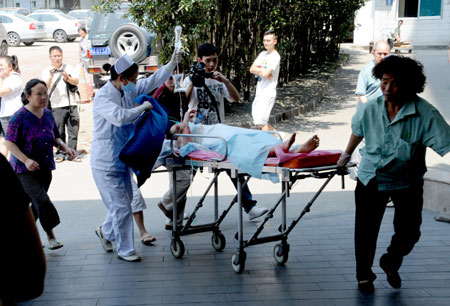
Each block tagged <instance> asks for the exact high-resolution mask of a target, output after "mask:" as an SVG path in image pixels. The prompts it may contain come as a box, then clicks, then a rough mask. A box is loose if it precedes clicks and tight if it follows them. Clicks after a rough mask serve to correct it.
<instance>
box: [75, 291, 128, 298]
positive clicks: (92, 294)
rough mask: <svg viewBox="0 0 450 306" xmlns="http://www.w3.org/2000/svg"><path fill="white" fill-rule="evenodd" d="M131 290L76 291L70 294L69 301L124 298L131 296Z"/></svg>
mask: <svg viewBox="0 0 450 306" xmlns="http://www.w3.org/2000/svg"><path fill="white" fill-rule="evenodd" d="M129 295H130V290H129V289H113V290H104V289H103V290H99V291H80V290H74V291H71V292H70V293H69V296H68V298H69V299H88V298H105V297H124V296H129Z"/></svg>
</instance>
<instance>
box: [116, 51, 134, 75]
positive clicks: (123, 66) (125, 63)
mask: <svg viewBox="0 0 450 306" xmlns="http://www.w3.org/2000/svg"><path fill="white" fill-rule="evenodd" d="M133 64H134V62H133V60H132V59H131V58H130V57H129V56H128V54H126V53H125V54H124V55H122V56H121V57H120V58H119V59H118V60H117V61H116V63H115V64H114V69H115V70H116V72H117V74H121V73H122V72H124V71H125V70H127V69H128V68H130V67H131V66H132V65H133Z"/></svg>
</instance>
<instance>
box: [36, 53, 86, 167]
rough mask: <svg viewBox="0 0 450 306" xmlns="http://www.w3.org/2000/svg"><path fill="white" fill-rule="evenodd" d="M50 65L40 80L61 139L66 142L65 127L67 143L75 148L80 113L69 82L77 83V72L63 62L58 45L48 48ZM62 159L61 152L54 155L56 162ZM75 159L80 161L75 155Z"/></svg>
mask: <svg viewBox="0 0 450 306" xmlns="http://www.w3.org/2000/svg"><path fill="white" fill-rule="evenodd" d="M49 54H50V66H48V67H46V68H45V69H44V71H43V72H42V80H43V81H44V82H45V83H46V84H47V88H48V90H49V92H48V93H49V101H50V102H49V104H50V105H51V108H52V113H53V117H55V122H56V125H57V126H58V130H59V133H60V135H61V139H62V140H63V141H64V142H66V127H67V134H68V138H69V139H68V141H67V145H68V147H69V148H71V149H74V150H75V151H76V150H77V141H78V129H79V127H80V115H79V113H78V108H77V104H76V95H75V93H74V92H71V91H70V90H69V85H68V84H67V83H69V84H71V85H78V73H77V72H76V70H75V69H74V68H73V67H72V66H70V65H66V64H63V52H62V49H61V48H60V47H58V46H52V47H50V50H49ZM63 160H64V155H63V153H62V152H58V153H57V155H56V156H55V161H56V162H61V161H63ZM74 160H75V161H81V159H80V158H79V157H75V159H74Z"/></svg>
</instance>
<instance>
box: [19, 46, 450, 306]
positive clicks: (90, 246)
mask: <svg viewBox="0 0 450 306" xmlns="http://www.w3.org/2000/svg"><path fill="white" fill-rule="evenodd" d="M349 51H350V52H351V53H352V56H351V60H350V62H349V63H348V64H347V65H345V66H344V67H343V69H342V71H341V73H340V74H339V75H338V77H337V79H336V81H335V84H334V85H333V86H332V88H331V89H330V91H329V92H328V93H327V94H326V96H325V98H324V99H323V101H322V102H321V103H320V105H319V107H318V108H317V109H316V110H314V111H312V112H311V113H308V114H306V115H300V116H297V117H295V118H294V119H291V120H289V121H287V122H283V123H280V124H277V126H276V128H277V129H278V130H280V131H282V132H283V134H286V135H288V134H290V133H292V132H296V133H297V141H298V142H300V141H302V140H306V138H307V137H310V136H311V135H313V134H318V135H319V136H320V137H321V148H322V149H343V148H344V147H345V145H346V142H347V140H348V137H349V135H350V126H349V122H350V119H351V116H352V114H353V112H354V104H355V98H354V96H353V90H354V88H355V85H356V79H357V75H358V72H359V70H360V69H361V68H362V66H363V65H364V64H365V63H367V62H368V61H369V60H370V56H369V55H368V54H367V53H366V52H367V51H360V50H353V49H352V50H349ZM439 162H442V161H437V162H436V163H439ZM57 167H58V169H57V170H56V171H54V176H53V182H52V186H51V189H50V192H49V193H50V197H51V198H52V200H53V201H54V203H55V205H56V207H57V209H58V211H59V213H60V216H61V220H62V222H61V224H60V225H59V226H58V227H57V228H56V229H55V234H56V236H57V237H58V239H59V240H61V241H62V242H63V243H64V247H63V248H62V249H59V250H56V251H49V250H46V255H47V260H48V272H47V278H46V286H45V292H44V294H43V295H42V296H41V297H40V298H38V299H36V300H33V301H30V302H26V303H22V305H33V306H37V305H46V306H52V305H58V306H63V305H163V304H164V305H274V304H277V305H320V306H328V305H330V306H331V305H333V306H340V305H342V306H344V305H345V306H348V305H408V306H414V305H417V306H418V305H420V306H422V305H427V306H428V305H431V306H433V305H448V300H449V297H450V290H448V288H449V287H450V259H449V258H450V257H449V255H448V254H449V252H450V238H449V235H448V233H449V226H450V225H449V224H447V223H439V222H435V221H434V220H433V216H434V213H432V212H430V211H424V213H423V226H422V237H421V240H420V242H419V243H418V244H417V245H416V247H415V249H414V250H413V252H412V253H411V254H410V255H409V256H407V257H406V258H405V260H404V263H403V266H402V268H401V270H400V273H401V277H402V279H403V286H402V289H399V290H395V289H392V288H391V287H390V286H389V284H388V283H387V281H386V276H385V274H384V273H383V271H382V270H381V269H380V268H379V265H378V259H379V256H380V255H381V254H382V253H384V251H385V248H386V246H387V245H388V243H389V241H390V237H391V235H392V218H393V210H392V209H387V211H386V215H385V218H384V222H383V225H382V229H381V232H380V236H379V241H378V249H377V256H376V258H375V263H374V272H375V273H376V274H377V276H378V279H377V280H376V281H375V287H376V292H375V294H373V295H363V294H361V293H360V292H359V290H358V289H357V284H356V280H355V261H354V254H353V253H354V250H353V218H354V211H353V189H354V186H355V183H354V182H353V181H351V180H349V179H348V178H346V189H345V190H341V186H340V179H338V178H335V179H333V180H332V182H331V183H330V185H329V186H327V188H326V189H325V191H324V192H323V194H322V195H321V196H320V197H319V198H318V199H317V201H316V203H315V204H314V205H313V206H312V207H311V212H310V213H308V214H306V215H305V217H304V218H303V219H302V220H301V221H300V223H299V224H297V226H296V228H295V229H294V230H293V231H292V233H291V234H290V235H289V239H288V243H289V244H290V245H291V249H290V253H289V260H288V262H287V263H286V265H285V266H279V265H277V264H276V263H275V261H274V258H273V255H272V252H273V246H274V244H275V243H267V244H263V245H258V246H252V247H249V248H247V249H246V250H245V251H246V252H247V260H246V268H245V270H244V272H243V273H242V274H236V273H234V272H233V270H232V268H231V256H232V254H233V253H234V252H235V251H236V249H237V243H236V241H235V240H234V238H233V237H234V234H235V232H236V230H237V219H236V216H237V209H236V208H235V207H234V208H233V209H232V210H231V211H230V213H229V215H228V216H227V218H225V220H224V222H223V224H222V226H221V230H222V232H223V233H224V235H225V237H226V239H227V246H226V248H225V250H224V251H223V252H216V251H215V250H214V249H213V248H212V246H211V243H210V241H211V233H201V234H196V235H190V236H184V237H182V240H183V242H184V244H185V247H186V255H185V256H184V257H183V258H182V259H175V258H174V257H173V256H172V255H171V252H170V240H171V233H170V232H169V231H165V230H164V229H163V225H164V216H163V215H162V213H161V212H160V211H159V210H158V208H157V207H156V205H155V204H156V203H157V202H158V200H159V199H160V197H161V196H162V194H163V193H164V192H165V190H166V189H167V186H168V176H167V174H166V173H158V174H154V175H153V176H152V177H151V178H150V179H149V181H148V182H147V183H146V184H145V185H144V186H143V187H142V188H141V190H142V193H143V195H144V198H145V199H146V202H147V205H148V209H147V210H145V211H144V215H145V223H146V226H147V228H148V229H149V231H150V232H151V234H152V235H154V236H156V237H157V238H158V240H157V241H156V242H155V243H154V246H150V247H148V246H144V245H141V244H140V243H139V237H138V236H139V235H138V233H137V229H136V230H135V237H136V246H137V251H138V253H139V254H140V255H141V256H142V262H140V263H125V262H122V261H119V260H118V259H117V257H116V255H115V254H107V253H104V252H103V250H102V248H101V246H100V243H99V241H98V239H97V237H96V236H95V234H94V229H95V228H96V227H97V226H98V225H99V224H101V222H102V221H103V219H104V216H105V213H106V209H105V208H104V205H103V204H102V202H101V200H100V197H99V194H98V192H97V189H96V187H95V184H94V182H93V179H92V176H91V174H90V173H91V172H90V168H89V157H87V158H86V159H84V160H83V162H82V163H70V162H64V163H62V164H58V166H57ZM210 178H211V175H210V174H208V173H202V174H197V177H196V178H195V181H194V184H193V186H192V188H191V190H190V191H189V194H188V195H189V200H188V204H187V207H188V211H191V210H192V208H193V206H194V205H195V203H196V200H198V198H199V197H200V195H201V192H202V191H203V189H204V188H205V186H206V184H207V183H208V182H209V180H210ZM320 183H322V180H318V179H307V180H301V181H299V182H298V184H297V185H296V186H295V187H294V189H293V191H292V193H291V195H290V198H288V224H289V223H290V222H291V221H292V220H293V219H294V218H295V217H297V216H298V215H300V213H301V211H302V209H303V207H304V205H305V204H306V203H307V202H308V201H309V199H310V198H311V197H312V195H313V193H314V192H316V191H317V190H318V187H319V184H320ZM249 185H250V189H251V190H252V192H253V194H254V197H255V199H256V200H258V203H259V205H261V206H266V207H269V206H272V205H273V204H274V202H275V201H276V199H277V198H278V196H279V193H280V190H281V187H280V185H279V184H272V183H271V182H267V181H259V180H251V181H250V183H249ZM219 186H220V188H219V190H220V193H221V195H222V196H221V197H220V204H221V206H220V207H221V208H224V207H225V206H226V205H227V203H228V202H229V201H230V200H231V198H232V196H233V194H234V187H233V186H232V184H231V182H230V180H229V179H228V178H227V177H226V176H222V177H221V179H220V182H219ZM211 204H212V198H211V197H208V198H207V199H206V201H205V206H204V207H203V208H202V209H201V210H200V211H199V214H198V216H197V221H196V222H198V223H200V222H202V223H203V222H206V221H208V220H211V219H212V216H213V208H212V205H211ZM258 224H259V222H258V221H257V222H250V221H247V220H246V219H245V221H244V229H245V236H246V237H247V238H248V235H249V234H251V233H252V231H254V230H255V228H256V227H257V226H258ZM279 224H280V215H279V213H278V214H277V213H276V214H275V215H274V218H273V219H271V221H269V222H268V223H267V224H266V226H265V230H264V232H267V233H268V234H270V233H274V232H276V231H277V228H278V226H279ZM41 234H42V235H41V237H45V235H43V233H42V231H41Z"/></svg>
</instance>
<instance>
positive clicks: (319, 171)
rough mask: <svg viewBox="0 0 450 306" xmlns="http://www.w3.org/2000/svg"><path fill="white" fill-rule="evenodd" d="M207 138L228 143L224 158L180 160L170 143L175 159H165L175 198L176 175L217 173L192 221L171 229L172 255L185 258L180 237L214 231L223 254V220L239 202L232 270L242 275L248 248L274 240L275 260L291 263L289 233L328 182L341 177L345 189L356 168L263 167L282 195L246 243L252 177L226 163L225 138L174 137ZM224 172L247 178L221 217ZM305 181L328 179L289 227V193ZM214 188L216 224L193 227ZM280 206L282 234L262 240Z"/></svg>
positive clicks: (213, 239) (214, 239) (216, 242)
mask: <svg viewBox="0 0 450 306" xmlns="http://www.w3.org/2000/svg"><path fill="white" fill-rule="evenodd" d="M177 136H178V137H193V138H196V137H206V138H218V139H220V140H221V141H223V142H224V143H225V155H224V156H221V157H218V158H215V159H210V160H198V159H190V158H181V157H180V156H179V155H177V153H176V150H174V148H173V143H172V144H171V147H172V153H173V156H171V157H168V158H166V163H165V164H166V167H167V169H168V170H169V171H172V172H173V182H172V183H173V190H172V191H173V194H172V196H173V199H176V196H175V195H176V184H175V183H176V172H177V171H178V170H181V169H188V168H191V167H198V168H207V169H208V170H209V171H210V172H212V173H214V177H213V180H212V181H211V183H210V184H209V185H208V187H207V188H206V191H205V192H204V194H203V196H202V197H201V198H200V200H199V201H198V203H197V205H196V206H195V209H194V211H193V212H192V214H191V215H190V217H189V219H188V220H187V222H186V224H185V225H183V226H182V227H181V228H178V227H177V226H174V227H173V230H172V241H171V245H170V249H171V252H172V255H173V256H174V257H176V258H181V257H183V255H184V252H185V247H184V244H183V242H182V241H181V238H180V237H181V236H184V235H189V234H194V233H200V232H207V231H212V232H213V235H212V238H211V244H212V246H213V248H215V249H216V250H217V251H222V250H223V249H224V248H225V246H226V239H225V236H224V235H223V234H222V233H221V231H220V224H221V223H222V221H223V220H224V218H225V216H226V215H227V214H228V212H229V211H230V210H231V207H232V206H233V205H234V204H235V203H238V231H237V233H236V235H235V239H236V240H238V244H239V247H238V250H237V251H236V253H235V254H234V255H233V256H232V259H231V264H232V268H233V270H234V271H235V272H238V273H241V272H242V271H243V270H244V269H245V261H246V253H245V251H244V249H245V248H246V247H249V246H252V245H257V244H262V243H267V242H272V241H280V243H279V244H276V245H275V247H274V251H273V255H274V258H275V261H276V262H277V263H278V264H284V263H286V262H287V260H288V256H289V244H288V243H287V239H288V235H289V233H290V232H291V231H292V230H293V229H294V227H295V226H296V224H297V223H298V222H299V221H300V219H301V218H302V217H303V216H304V215H305V214H306V213H307V212H309V211H310V208H311V206H312V205H313V203H314V202H315V200H316V199H317V198H318V196H319V195H320V193H321V192H322V191H323V189H324V188H325V187H326V186H327V185H328V183H329V182H330V181H331V179H332V178H333V177H334V176H336V175H340V176H341V177H342V188H344V176H345V175H346V174H348V171H347V168H348V167H352V166H354V165H353V164H351V165H348V166H347V167H346V168H340V167H338V166H337V165H335V162H334V164H333V165H326V166H319V167H310V168H299V169H291V168H286V167H282V166H264V167H263V173H266V174H269V173H272V174H277V175H279V176H280V181H281V195H280V197H279V199H278V201H277V202H276V203H275V204H274V206H273V207H272V208H271V209H270V210H269V212H268V213H267V214H266V216H265V218H264V220H263V221H262V223H261V224H260V226H259V227H258V228H257V229H256V231H255V233H254V234H252V235H251V236H250V238H249V239H247V240H244V234H243V213H242V188H243V187H244V186H245V185H246V184H247V183H248V181H249V180H250V178H251V177H250V175H248V174H246V173H243V172H242V171H240V170H239V169H238V168H237V167H235V166H234V165H233V164H232V163H231V162H229V161H227V160H226V153H227V145H226V141H225V140H224V139H223V138H220V137H214V136H202V135H193V134H188V135H187V134H178V135H174V137H177ZM223 171H231V176H232V177H233V178H239V177H244V178H245V180H244V183H243V184H241V182H240V180H239V179H237V194H236V196H235V197H234V198H233V200H232V201H231V203H230V204H229V206H228V207H227V208H226V209H225V210H224V211H223V212H222V214H221V215H220V216H219V208H218V201H219V198H218V195H219V191H218V188H219V187H218V176H219V174H220V173H221V172H223ZM306 178H318V179H325V182H324V183H323V184H322V185H321V187H320V188H319V190H318V191H317V192H316V193H315V194H314V196H313V197H312V198H311V200H310V201H309V202H308V204H307V205H306V206H305V207H304V209H303V210H302V212H301V214H300V215H299V216H298V217H297V218H295V219H294V220H293V221H292V223H291V224H290V225H289V226H287V217H286V199H287V197H289V195H290V190H291V189H292V187H293V186H294V184H295V183H296V182H297V181H298V180H300V179H306ZM212 186H214V221H213V222H211V223H207V224H200V225H193V224H192V222H193V220H194V218H195V214H196V213H197V211H198V210H199V209H200V208H201V207H202V206H203V201H204V200H205V198H206V195H207V194H208V192H209V191H210V189H211V188H212ZM280 205H281V218H282V220H281V225H280V226H279V228H278V230H279V232H280V233H279V234H276V235H271V236H264V237H259V236H260V234H261V232H262V231H263V229H264V225H265V224H266V223H267V222H268V221H269V220H270V219H271V218H273V213H274V212H275V210H276V209H277V208H278V207H279V206H280ZM176 206H177V205H174V208H173V224H174V225H175V224H177V212H176Z"/></svg>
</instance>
